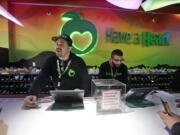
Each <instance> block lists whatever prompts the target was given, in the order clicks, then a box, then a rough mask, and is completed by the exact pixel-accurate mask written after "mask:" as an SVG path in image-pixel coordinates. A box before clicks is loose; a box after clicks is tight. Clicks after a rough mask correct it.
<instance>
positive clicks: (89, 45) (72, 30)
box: [60, 12, 98, 55]
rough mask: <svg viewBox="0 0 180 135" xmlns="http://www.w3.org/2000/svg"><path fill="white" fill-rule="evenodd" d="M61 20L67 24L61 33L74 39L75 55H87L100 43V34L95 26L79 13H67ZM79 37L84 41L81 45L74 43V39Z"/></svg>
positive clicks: (73, 48)
mask: <svg viewBox="0 0 180 135" xmlns="http://www.w3.org/2000/svg"><path fill="white" fill-rule="evenodd" d="M61 18H62V20H64V21H67V22H66V23H65V24H64V25H63V26H62V28H61V30H60V33H66V34H68V35H70V37H71V38H72V39H73V45H72V52H73V53H75V54H77V55H85V54H88V53H89V52H91V51H93V50H94V49H95V47H96V45H97V41H98V33H97V30H96V27H95V26H94V24H92V23H91V22H90V21H88V20H85V19H83V18H81V16H80V15H79V13H77V12H66V13H64V14H62V15H61ZM77 35H78V37H79V38H80V39H81V40H80V41H81V42H82V41H83V42H82V43H81V45H78V44H77V42H74V37H77ZM82 39H84V40H82ZM86 41H88V42H86ZM78 43H79V42H78Z"/></svg>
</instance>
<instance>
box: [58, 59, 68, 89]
mask: <svg viewBox="0 0 180 135" xmlns="http://www.w3.org/2000/svg"><path fill="white" fill-rule="evenodd" d="M70 64H71V60H70V61H68V64H67V66H66V67H65V70H64V71H63V72H62V71H61V70H60V64H59V60H57V71H58V78H59V79H61V77H62V75H64V74H65V73H66V71H67V70H68V68H69V66H70ZM60 84H61V83H60V81H59V82H58V86H60Z"/></svg>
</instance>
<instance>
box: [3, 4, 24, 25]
mask: <svg viewBox="0 0 180 135" xmlns="http://www.w3.org/2000/svg"><path fill="white" fill-rule="evenodd" d="M0 15H2V16H4V17H5V18H7V19H9V20H11V21H12V22H14V23H16V24H17V25H19V26H22V27H24V25H23V24H22V23H21V22H20V21H18V20H17V19H16V18H15V17H14V16H13V15H11V14H10V13H9V12H8V11H6V10H5V9H4V8H3V7H2V6H1V5H0Z"/></svg>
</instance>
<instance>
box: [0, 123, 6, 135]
mask: <svg viewBox="0 0 180 135" xmlns="http://www.w3.org/2000/svg"><path fill="white" fill-rule="evenodd" d="M7 131H8V126H7V125H6V124H5V123H4V122H3V121H2V120H0V135H7Z"/></svg>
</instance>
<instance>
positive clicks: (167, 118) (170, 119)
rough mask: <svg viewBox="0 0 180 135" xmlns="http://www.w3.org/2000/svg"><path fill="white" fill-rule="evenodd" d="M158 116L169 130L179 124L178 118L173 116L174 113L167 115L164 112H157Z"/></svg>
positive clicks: (179, 119)
mask: <svg viewBox="0 0 180 135" xmlns="http://www.w3.org/2000/svg"><path fill="white" fill-rule="evenodd" d="M159 115H160V117H161V119H162V120H163V122H164V124H165V125H166V126H167V127H168V128H169V129H171V128H172V126H173V125H174V124H175V123H177V122H180V116H179V115H177V114H175V113H172V112H171V113H170V114H167V113H166V112H163V111H162V112H159Z"/></svg>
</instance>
